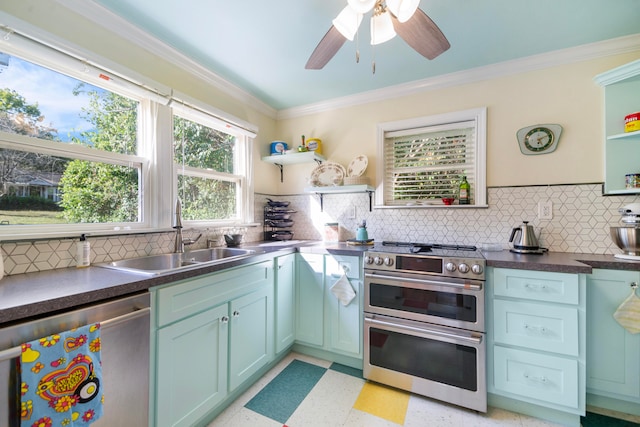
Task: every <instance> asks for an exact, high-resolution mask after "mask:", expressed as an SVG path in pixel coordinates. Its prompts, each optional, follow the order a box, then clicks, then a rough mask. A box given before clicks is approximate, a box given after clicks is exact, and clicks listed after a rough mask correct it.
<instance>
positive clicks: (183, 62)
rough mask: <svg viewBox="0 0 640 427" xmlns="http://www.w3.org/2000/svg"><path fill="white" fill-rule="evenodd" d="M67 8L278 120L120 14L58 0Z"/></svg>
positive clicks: (81, 0)
mask: <svg viewBox="0 0 640 427" xmlns="http://www.w3.org/2000/svg"><path fill="white" fill-rule="evenodd" d="M55 1H56V2H57V3H59V4H61V5H62V6H64V7H66V8H67V9H69V10H71V11H73V12H74V13H77V14H79V15H81V16H83V17H84V18H86V19H89V20H90V21H92V22H94V23H95V24H97V25H100V26H101V27H103V28H106V29H108V30H109V31H112V32H114V33H116V34H118V35H120V36H122V37H123V38H125V39H127V40H129V41H130V42H132V43H133V44H135V45H137V46H139V47H141V48H142V49H145V50H146V51H148V52H150V53H152V54H154V55H156V56H158V57H160V58H163V59H165V60H167V61H168V62H170V63H171V64H173V65H175V66H177V67H179V68H181V69H183V70H184V71H186V72H188V73H190V74H191V75H193V76H195V77H198V78H199V79H201V80H203V81H205V82H207V83H209V84H210V85H212V86H214V87H215V88H217V89H219V90H221V91H222V92H224V93H226V94H227V95H230V96H231V97H233V98H234V99H236V100H238V101H240V102H243V103H245V104H247V105H251V107H252V108H254V109H255V110H257V111H258V112H260V113H262V114H264V115H266V116H267V117H271V118H274V119H275V118H276V116H277V110H276V109H275V108H273V107H271V106H269V105H268V104H266V103H265V102H263V101H262V100H260V99H258V98H256V97H255V96H254V95H252V94H251V93H249V92H247V91H246V90H244V89H242V88H240V87H238V86H236V85H234V84H232V83H231V82H229V81H227V80H225V79H224V78H222V77H221V76H219V75H218V74H216V73H214V72H212V71H210V70H209V69H207V68H205V67H204V66H202V65H200V64H199V63H197V62H196V61H194V60H193V59H191V58H190V57H188V56H186V55H184V54H183V53H181V52H179V51H178V50H177V49H175V48H173V47H172V46H170V45H168V44H166V43H164V42H162V41H160V40H158V39H157V38H155V37H153V36H152V35H150V34H149V33H147V32H145V31H143V30H141V29H139V28H138V27H136V26H134V25H133V24H132V23H130V22H129V21H127V20H126V19H124V18H122V17H120V16H118V15H116V14H115V13H113V12H112V11H110V10H109V9H107V8H106V7H104V6H102V5H100V4H98V3H96V2H95V1H93V0H55Z"/></svg>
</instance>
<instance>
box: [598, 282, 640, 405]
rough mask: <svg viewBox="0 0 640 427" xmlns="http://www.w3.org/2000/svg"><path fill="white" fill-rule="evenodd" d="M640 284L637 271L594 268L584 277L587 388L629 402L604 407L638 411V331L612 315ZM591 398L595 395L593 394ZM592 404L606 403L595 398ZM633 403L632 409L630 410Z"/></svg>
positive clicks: (601, 394) (639, 349) (639, 366)
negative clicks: (630, 328) (628, 328)
mask: <svg viewBox="0 0 640 427" xmlns="http://www.w3.org/2000/svg"><path fill="white" fill-rule="evenodd" d="M632 283H636V284H640V272H638V271H622V270H601V269H595V270H593V273H592V274H591V275H590V276H589V277H588V278H587V315H588V316H587V336H588V337H589V341H588V343H587V362H588V363H587V392H588V393H589V394H590V397H594V396H602V397H607V398H611V399H615V400H619V401H626V402H629V403H632V404H631V405H629V410H628V411H627V410H626V409H625V408H624V407H621V408H620V407H609V408H608V409H615V410H623V411H627V412H631V413H638V412H640V408H639V407H638V405H637V404H638V403H640V334H632V333H630V332H629V331H627V330H626V329H624V328H623V327H622V326H621V325H620V324H619V323H618V322H617V321H616V320H615V319H614V317H613V314H614V313H615V311H616V309H617V308H618V306H620V304H621V303H622V302H623V301H624V300H625V299H627V297H629V295H630V294H631V284H632ZM594 400H596V399H595V397H594ZM589 404H594V405H596V406H610V405H609V404H606V403H605V404H602V403H599V402H597V401H594V402H591V399H590V401H589ZM633 407H635V412H632V411H633Z"/></svg>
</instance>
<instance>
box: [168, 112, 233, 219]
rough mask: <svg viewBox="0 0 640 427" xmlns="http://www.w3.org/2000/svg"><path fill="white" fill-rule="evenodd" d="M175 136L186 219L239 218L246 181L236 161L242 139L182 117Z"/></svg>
mask: <svg viewBox="0 0 640 427" xmlns="http://www.w3.org/2000/svg"><path fill="white" fill-rule="evenodd" d="M173 135H174V142H173V147H174V159H175V162H176V169H177V171H178V197H179V198H180V199H181V201H182V209H183V211H182V212H183V219H185V220H197V221H202V220H217V221H220V220H223V221H224V220H236V219H238V218H239V217H240V212H239V208H240V203H241V202H240V200H239V198H238V196H239V195H240V194H241V186H242V182H243V180H244V179H243V175H244V171H243V170H240V169H242V168H241V166H240V165H239V164H238V162H237V161H236V159H237V157H238V156H237V154H236V153H237V152H238V146H239V141H238V140H239V138H238V137H236V136H234V135H230V134H228V133H226V132H224V131H221V130H216V129H213V128H211V127H208V126H205V125H203V124H200V123H196V122H194V121H191V120H188V119H185V118H183V117H179V116H174V120H173Z"/></svg>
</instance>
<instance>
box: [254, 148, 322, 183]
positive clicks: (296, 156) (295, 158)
mask: <svg viewBox="0 0 640 427" xmlns="http://www.w3.org/2000/svg"><path fill="white" fill-rule="evenodd" d="M326 160H327V159H326V158H324V157H323V156H321V155H320V154H317V153H316V152H315V151H304V152H301V153H289V154H275V155H273V156H265V157H263V158H262V161H263V162H267V163H273V164H274V165H276V166H278V168H280V182H283V179H284V176H283V170H282V169H283V166H284V165H294V164H297V163H311V162H316V163H318V164H320V163H322V162H324V161H326Z"/></svg>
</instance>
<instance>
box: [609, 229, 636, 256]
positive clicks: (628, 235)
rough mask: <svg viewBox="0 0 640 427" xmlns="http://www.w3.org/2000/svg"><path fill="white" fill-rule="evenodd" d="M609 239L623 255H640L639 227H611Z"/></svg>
mask: <svg viewBox="0 0 640 427" xmlns="http://www.w3.org/2000/svg"><path fill="white" fill-rule="evenodd" d="M611 239H612V240H613V243H615V244H616V245H617V246H618V247H619V248H620V249H622V250H623V251H624V253H625V255H634V256H638V255H640V227H611Z"/></svg>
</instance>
